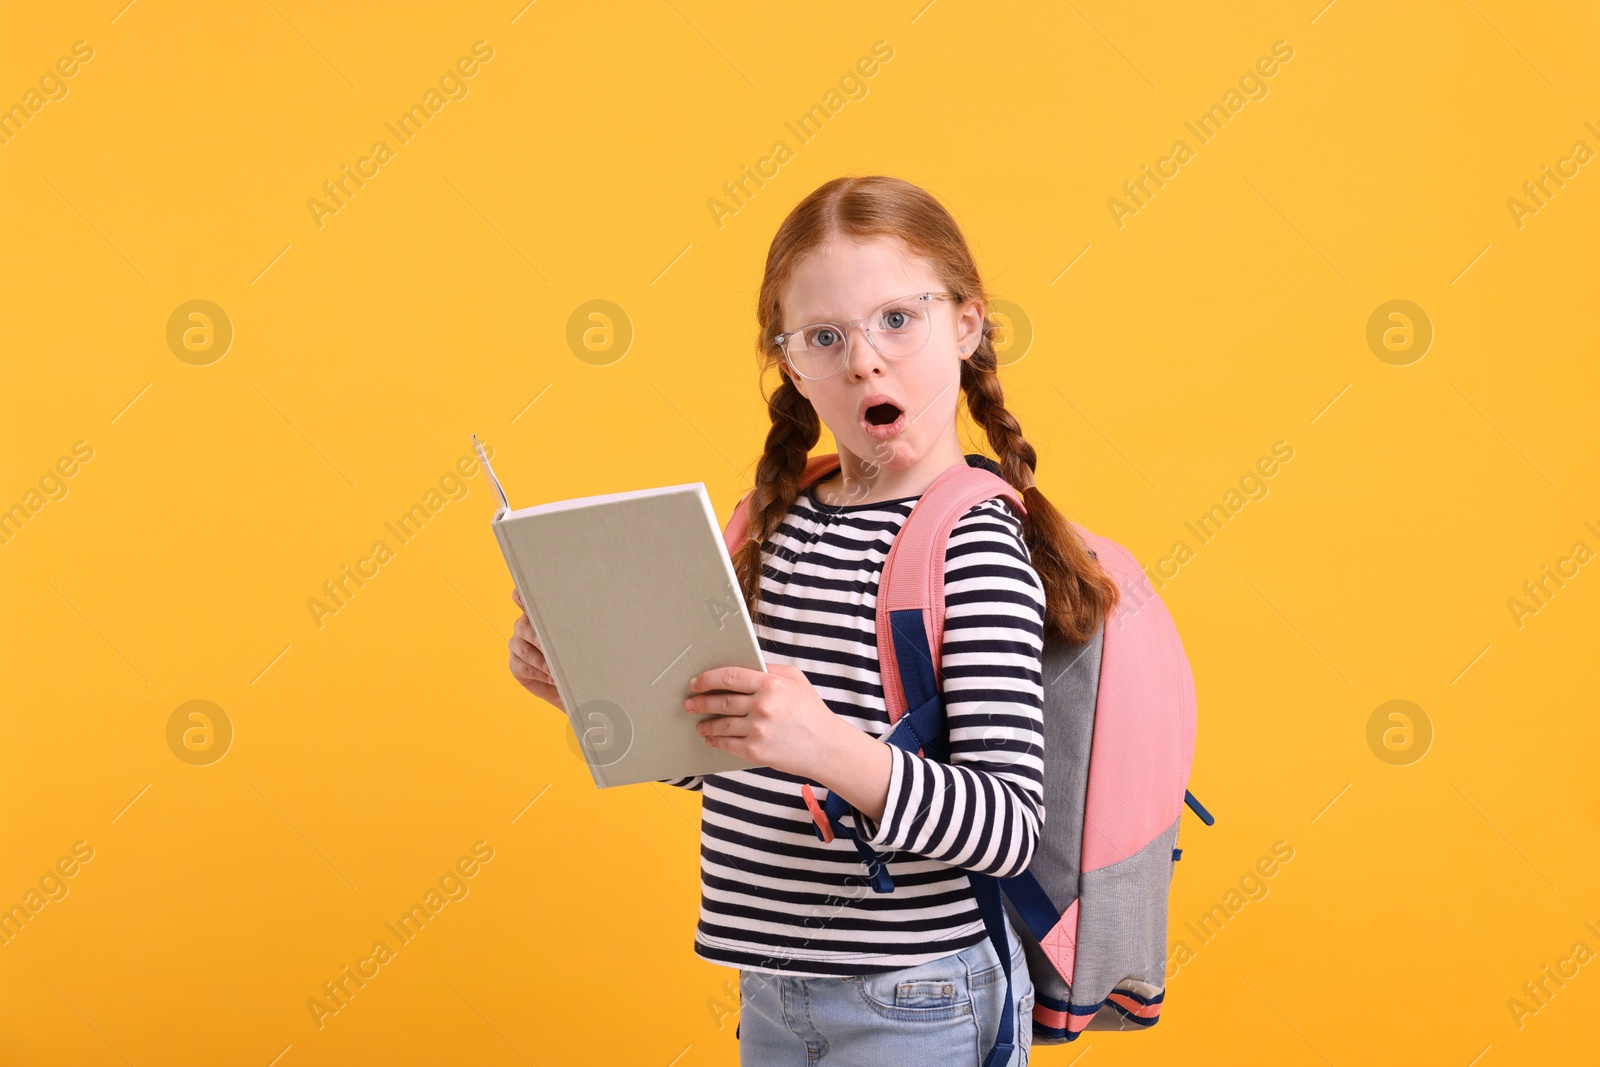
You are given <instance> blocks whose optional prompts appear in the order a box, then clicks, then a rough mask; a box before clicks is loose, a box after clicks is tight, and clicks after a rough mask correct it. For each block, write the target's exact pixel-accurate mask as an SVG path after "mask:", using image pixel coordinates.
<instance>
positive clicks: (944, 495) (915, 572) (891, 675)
mask: <svg viewBox="0 0 1600 1067" xmlns="http://www.w3.org/2000/svg"><path fill="white" fill-rule="evenodd" d="M965 459H966V462H965V463H962V464H956V465H953V466H951V467H949V468H948V469H947V470H945V471H943V472H942V473H941V474H940V475H939V476H938V477H937V478H935V479H934V480H933V483H932V484H931V485H929V486H928V488H927V489H926V490H924V492H923V493H922V495H921V496H920V497H919V498H918V500H917V503H916V504H915V505H914V506H913V507H912V509H911V514H910V515H908V516H907V517H906V521H905V524H904V525H903V526H902V527H901V528H900V530H899V532H898V533H897V534H896V535H895V538H894V543H893V544H892V545H891V546H890V548H889V554H888V556H887V557H886V558H885V560H884V564H883V571H882V573H881V574H880V576H879V579H878V596H877V631H878V660H879V664H880V666H881V675H882V680H883V696H884V706H885V708H886V710H887V712H888V716H889V722H890V723H891V726H892V728H891V729H890V731H889V733H888V735H886V737H885V738H884V740H886V741H887V742H889V743H890V744H893V745H895V746H897V747H899V748H904V749H906V750H908V751H912V752H915V753H917V754H918V755H923V754H926V755H927V756H928V757H929V758H934V759H940V760H945V759H948V738H947V736H946V723H945V714H944V698H943V696H942V695H941V693H940V683H941V681H942V673H941V671H940V660H941V652H942V650H943V644H944V617H945V598H944V579H945V571H944V565H945V554H946V551H947V548H948V545H949V541H950V534H951V531H952V530H954V528H955V525H956V523H957V522H958V521H960V519H961V517H962V516H963V515H965V514H966V513H967V512H968V511H969V510H970V509H971V508H972V507H974V506H975V505H977V504H980V503H982V502H983V501H985V500H989V499H992V498H994V497H997V496H998V497H1001V498H1003V499H1005V500H1006V501H1007V502H1009V503H1010V504H1011V505H1012V507H1013V508H1014V509H1015V510H1016V512H1017V513H1018V515H1020V516H1025V515H1026V514H1027V508H1026V506H1025V505H1024V504H1023V502H1022V494H1021V493H1020V492H1018V491H1017V489H1016V488H1015V487H1014V486H1012V485H1011V483H1009V482H1007V481H1006V480H1005V479H1004V478H1002V477H1001V476H1000V473H999V465H998V464H997V463H995V462H994V461H993V460H990V459H987V458H986V457H984V456H982V455H979V454H976V453H969V454H967V455H966V457H965ZM838 467H839V462H838V456H837V455H836V454H834V455H829V456H815V457H812V458H811V459H810V460H809V461H808V462H807V464H806V471H805V474H804V475H803V476H802V479H801V480H802V484H803V485H810V484H811V483H812V482H815V481H818V480H820V479H821V478H822V477H825V476H826V475H828V474H831V473H832V472H833V471H834V470H837V469H838ZM748 500H749V497H748V494H746V496H745V498H744V499H741V500H740V501H739V505H738V507H736V508H735V511H734V516H733V518H732V519H731V520H730V521H729V523H728V527H727V529H726V530H725V531H724V536H725V539H726V541H727V544H728V551H729V553H730V554H732V553H733V552H735V551H737V550H738V548H739V547H740V546H741V545H742V544H743V543H744V541H745V540H746V539H747V537H748V529H749V516H748ZM800 791H801V794H802V796H803V797H804V799H805V802H806V806H807V807H809V808H810V809H811V817H812V820H813V821H814V822H815V823H816V829H817V836H818V837H820V838H821V839H822V840H823V841H832V840H833V839H834V837H835V836H839V835H843V836H844V837H846V838H848V839H849V840H850V841H852V842H853V843H854V844H855V846H856V850H857V851H858V852H859V853H860V854H861V858H862V860H863V862H864V863H865V864H866V868H867V873H868V876H869V877H870V878H871V880H872V887H873V889H874V890H875V891H876V892H879V893H889V892H893V891H894V882H893V880H892V879H891V878H890V877H889V871H888V868H887V866H886V865H885V864H884V863H883V860H882V859H881V858H880V857H879V856H878V854H877V853H876V852H875V851H874V850H873V849H872V847H871V846H870V845H868V844H866V843H865V842H863V841H862V840H861V839H860V837H858V836H857V835H856V834H855V833H854V832H853V831H852V830H851V829H850V826H849V825H848V824H846V823H845V822H844V821H843V819H842V816H843V815H845V814H846V813H847V812H848V813H853V814H854V815H855V824H856V825H859V820H860V818H861V815H860V813H859V812H856V811H855V809H854V808H852V807H851V805H849V804H848V803H846V802H845V801H844V800H843V799H842V798H841V797H840V796H839V794H838V793H835V792H832V791H830V792H829V793H828V799H827V801H826V803H825V804H822V805H819V804H818V803H817V799H816V796H815V794H814V792H813V790H812V788H811V783H809V782H807V783H805V784H803V785H802V786H801V787H800ZM967 874H968V880H969V882H970V883H971V884H972V887H973V893H974V896H975V897H976V900H977V904H978V910H979V913H980V914H981V915H982V916H983V920H984V927H985V930H986V932H987V934H988V937H989V940H990V943H991V944H992V945H993V947H994V950H995V955H996V958H998V959H999V960H1000V966H1001V967H1002V968H1003V969H1004V970H1005V972H1006V998H1005V1007H1004V1010H1003V1011H1002V1012H1001V1015H1000V1026H999V1030H998V1032H997V1033H996V1035H995V1044H994V1046H993V1047H992V1048H990V1049H989V1052H988V1054H987V1055H986V1056H985V1057H984V1060H983V1064H984V1067H994V1065H997V1064H1005V1063H1008V1062H1010V1060H1011V1057H1012V1054H1013V1053H1014V1051H1015V1049H1016V1045H1017V1034H1016V1009H1015V1001H1014V1000H1013V993H1012V977H1011V947H1010V945H1009V943H1008V941H1009V939H1008V937H1007V935H1006V926H1007V922H1006V917H1005V912H1004V909H1003V905H1002V904H1001V889H1000V885H1001V883H1000V880H999V879H996V878H992V877H990V876H987V875H981V874H977V873H976V872H971V871H969V872H967Z"/></svg>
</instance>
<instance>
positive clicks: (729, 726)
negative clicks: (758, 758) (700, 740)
mask: <svg viewBox="0 0 1600 1067" xmlns="http://www.w3.org/2000/svg"><path fill="white" fill-rule="evenodd" d="M748 726H749V723H748V722H746V720H745V719H744V718H742V717H740V716H737V715H723V716H719V717H717V718H715V719H706V720H705V721H703V722H699V723H696V724H695V729H696V730H699V731H700V735H701V736H702V737H749V736H750V731H749V729H748Z"/></svg>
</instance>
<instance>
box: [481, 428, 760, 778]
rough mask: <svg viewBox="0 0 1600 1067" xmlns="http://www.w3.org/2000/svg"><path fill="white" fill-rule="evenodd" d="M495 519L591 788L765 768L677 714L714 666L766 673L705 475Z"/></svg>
mask: <svg viewBox="0 0 1600 1067" xmlns="http://www.w3.org/2000/svg"><path fill="white" fill-rule="evenodd" d="M472 443H473V447H474V448H476V449H477V454H478V460H479V462H481V463H482V464H483V469H484V472H485V473H486V474H487V475H488V476H489V481H490V483H491V484H493V486H494V488H495V492H496V493H497V494H498V496H499V498H500V504H499V507H498V508H497V510H496V511H495V514H494V517H493V518H492V519H491V520H490V526H491V528H492V529H493V530H494V535H495V538H496V539H497V540H498V541H499V543H500V551H501V553H502V554H503V555H504V556H505V560H506V566H507V567H508V568H509V569H510V571H511V577H512V580H513V581H514V582H515V583H516V586H517V592H518V593H520V594H521V596H522V603H523V605H524V606H525V607H526V609H527V613H528V619H529V621H530V622H532V623H533V629H534V633H536V634H537V635H538V637H539V646H540V648H542V649H543V650H544V654H545V658H546V660H547V661H548V662H549V664H550V673H551V675H552V676H554V678H555V684H556V691H557V693H559V694H560V696H561V702H562V704H563V705H564V706H565V707H566V709H567V717H568V719H569V720H570V722H571V724H572V730H573V734H574V735H575V736H576V737H577V739H578V747H579V750H580V752H581V754H582V756H583V758H584V761H585V762H586V763H587V764H588V766H589V770H590V771H591V772H592V774H593V776H594V783H595V786H596V787H597V788H600V789H607V788H610V787H612V786H618V785H630V784H634V783H638V782H651V781H662V780H664V779H668V778H683V777H688V776H690V775H697V774H716V773H718V772H721V771H733V770H743V769H747V768H751V767H757V766H761V765H760V764H756V763H752V762H750V761H749V760H746V759H744V758H743V757H740V756H736V755H734V754H733V753H731V752H726V751H723V750H722V749H718V748H713V747H711V746H710V745H709V744H707V743H706V741H705V739H704V738H703V737H701V736H700V734H699V733H698V732H697V731H696V730H695V724H696V723H698V722H700V721H701V720H702V719H705V718H708V717H712V716H710V715H708V714H691V713H689V712H686V711H684V710H683V701H684V699H685V698H686V697H688V696H689V695H690V689H689V680H690V679H691V678H693V677H694V676H695V675H697V674H700V673H701V672H703V671H707V670H711V669H712V668H714V667H746V668H749V669H750V670H756V671H765V670H766V669H767V665H766V660H765V659H763V658H762V655H761V646H760V644H759V642H758V641H757V639H756V632H755V627H754V626H752V625H751V622H750V614H749V612H748V611H747V610H746V608H745V603H744V597H743V595H742V593H741V591H740V589H739V583H738V580H737V577H736V576H735V574H734V572H733V561H732V560H731V559H730V558H729V556H728V549H727V545H726V544H725V543H724V541H723V537H722V527H721V525H720V524H719V523H718V522H717V515H716V512H715V511H714V510H713V509H712V507H711V498H710V497H709V496H708V495H707V494H706V487H705V484H704V483H703V482H692V483H689V484H687V485H668V486H662V487H660V488H654V489H639V490H634V491H631V492H623V493H608V494H605V495H602V496H585V497H577V498H575V499H572V500H557V501H554V502H552V503H548V504H536V505H534V506H532V507H525V508H517V509H513V508H512V507H511V504H510V501H509V500H508V499H507V498H506V493H505V490H504V489H503V488H501V485H500V480H499V479H498V478H497V477H495V473H494V470H493V468H491V467H490V466H489V458H488V456H486V455H485V454H484V451H483V446H482V445H481V444H480V443H479V442H478V437H477V435H476V434H474V435H473V437H472Z"/></svg>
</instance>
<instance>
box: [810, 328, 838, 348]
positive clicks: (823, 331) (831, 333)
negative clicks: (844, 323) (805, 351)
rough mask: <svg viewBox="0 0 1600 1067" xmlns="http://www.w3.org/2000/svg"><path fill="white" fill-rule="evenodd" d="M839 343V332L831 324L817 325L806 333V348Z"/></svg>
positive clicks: (823, 346)
mask: <svg viewBox="0 0 1600 1067" xmlns="http://www.w3.org/2000/svg"><path fill="white" fill-rule="evenodd" d="M838 343H839V332H838V331H837V330H835V329H834V328H833V327H831V326H819V327H818V328H817V329H815V330H812V331H811V332H810V333H808V334H806V347H807V348H827V347H828V346H829V345H834V344H838Z"/></svg>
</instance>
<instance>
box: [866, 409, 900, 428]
mask: <svg viewBox="0 0 1600 1067" xmlns="http://www.w3.org/2000/svg"><path fill="white" fill-rule="evenodd" d="M900 415H901V411H900V409H899V408H897V407H895V406H894V405H893V404H874V405H872V406H871V407H870V408H868V409H867V425H869V426H888V425H891V424H892V423H893V422H894V421H895V420H896V419H898V418H899V417H900Z"/></svg>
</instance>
